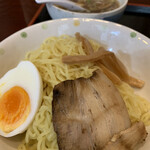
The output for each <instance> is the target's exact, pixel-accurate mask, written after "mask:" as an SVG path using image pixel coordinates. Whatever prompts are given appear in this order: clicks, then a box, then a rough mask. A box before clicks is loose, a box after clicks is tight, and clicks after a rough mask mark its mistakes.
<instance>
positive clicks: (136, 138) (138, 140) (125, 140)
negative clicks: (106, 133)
mask: <svg viewBox="0 0 150 150" xmlns="http://www.w3.org/2000/svg"><path fill="white" fill-rule="evenodd" d="M146 137H147V132H146V129H145V125H144V123H143V122H136V123H134V124H133V125H132V127H130V128H128V129H126V130H124V131H121V132H120V133H118V134H115V135H114V136H113V137H112V139H111V141H110V142H108V144H106V145H105V147H104V148H103V150H137V149H138V148H139V147H140V146H142V144H143V142H144V141H145V139H146Z"/></svg>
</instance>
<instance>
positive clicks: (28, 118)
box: [0, 61, 43, 137]
mask: <svg viewBox="0 0 150 150" xmlns="http://www.w3.org/2000/svg"><path fill="white" fill-rule="evenodd" d="M42 91H43V85H42V80H41V76H40V73H39V71H38V69H37V68H36V67H35V65H34V64H33V63H31V62H30V61H21V62H20V63H19V64H18V66H17V67H16V68H14V69H11V70H10V71H8V72H7V73H6V74H5V75H4V76H3V77H2V78H1V79H0V135H2V136H4V137H11V136H14V135H17V134H20V133H22V132H24V131H25V130H26V129H27V127H28V126H29V125H30V124H31V122H32V121H33V119H34V116H35V114H36V112H37V111H38V109H39V106H40V105H41V99H42Z"/></svg>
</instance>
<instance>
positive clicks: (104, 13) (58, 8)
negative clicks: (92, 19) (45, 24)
mask: <svg viewBox="0 0 150 150" xmlns="http://www.w3.org/2000/svg"><path fill="white" fill-rule="evenodd" d="M127 3H128V0H124V2H123V4H122V5H120V6H119V7H118V8H116V9H113V10H110V11H106V12H99V13H86V12H75V11H70V10H67V9H63V8H61V7H58V6H56V5H53V4H50V3H46V5H47V4H48V5H47V6H48V7H49V6H50V7H53V8H55V9H57V10H58V11H63V12H65V13H71V14H75V15H79V14H82V15H89V16H90V15H91V16H92V15H93V16H95V15H108V14H111V13H116V12H118V11H120V10H122V9H123V8H125V7H126V6H127Z"/></svg>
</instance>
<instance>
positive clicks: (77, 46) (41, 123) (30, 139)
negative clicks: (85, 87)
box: [18, 35, 99, 150]
mask: <svg viewBox="0 0 150 150" xmlns="http://www.w3.org/2000/svg"><path fill="white" fill-rule="evenodd" d="M92 45H93V47H94V49H95V50H96V49H98V47H99V45H98V44H97V43H94V42H93V44H92ZM79 54H82V55H85V52H84V49H83V48H82V44H81V43H80V42H79V41H77V40H76V39H75V38H73V37H70V36H67V35H64V36H61V37H50V38H47V39H46V40H45V41H44V42H43V43H42V45H41V46H40V48H39V49H37V50H35V51H30V52H28V53H27V55H26V59H27V60H30V61H31V62H33V63H34V64H35V65H36V67H37V68H38V70H39V72H40V74H41V77H42V80H43V100H42V105H41V107H40V109H39V111H38V113H37V114H36V116H35V119H34V121H33V123H32V124H31V125H30V127H29V128H28V129H27V132H26V135H25V140H24V142H23V143H22V144H21V145H20V146H19V148H18V149H19V150H57V149H58V145H57V137H56V133H55V132H54V129H53V124H52V104H51V103H52V94H53V93H52V92H53V87H54V86H55V85H56V84H58V83H60V82H62V81H64V80H68V79H76V78H79V77H86V78H87V77H90V76H91V75H92V73H93V71H95V70H97V69H98V67H97V66H94V64H93V63H88V64H84V65H65V64H63V63H62V61H61V58H62V56H63V55H79Z"/></svg>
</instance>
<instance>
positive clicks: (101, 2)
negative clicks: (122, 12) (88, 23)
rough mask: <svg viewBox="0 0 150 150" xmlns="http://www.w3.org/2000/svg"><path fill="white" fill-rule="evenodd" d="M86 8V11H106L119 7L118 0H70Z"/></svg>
mask: <svg viewBox="0 0 150 150" xmlns="http://www.w3.org/2000/svg"><path fill="white" fill-rule="evenodd" d="M71 1H73V2H76V3H77V4H79V5H81V6H82V7H84V8H86V9H87V12H93V13H96V12H106V11H110V10H113V9H116V8H118V7H119V2H118V0H71Z"/></svg>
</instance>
